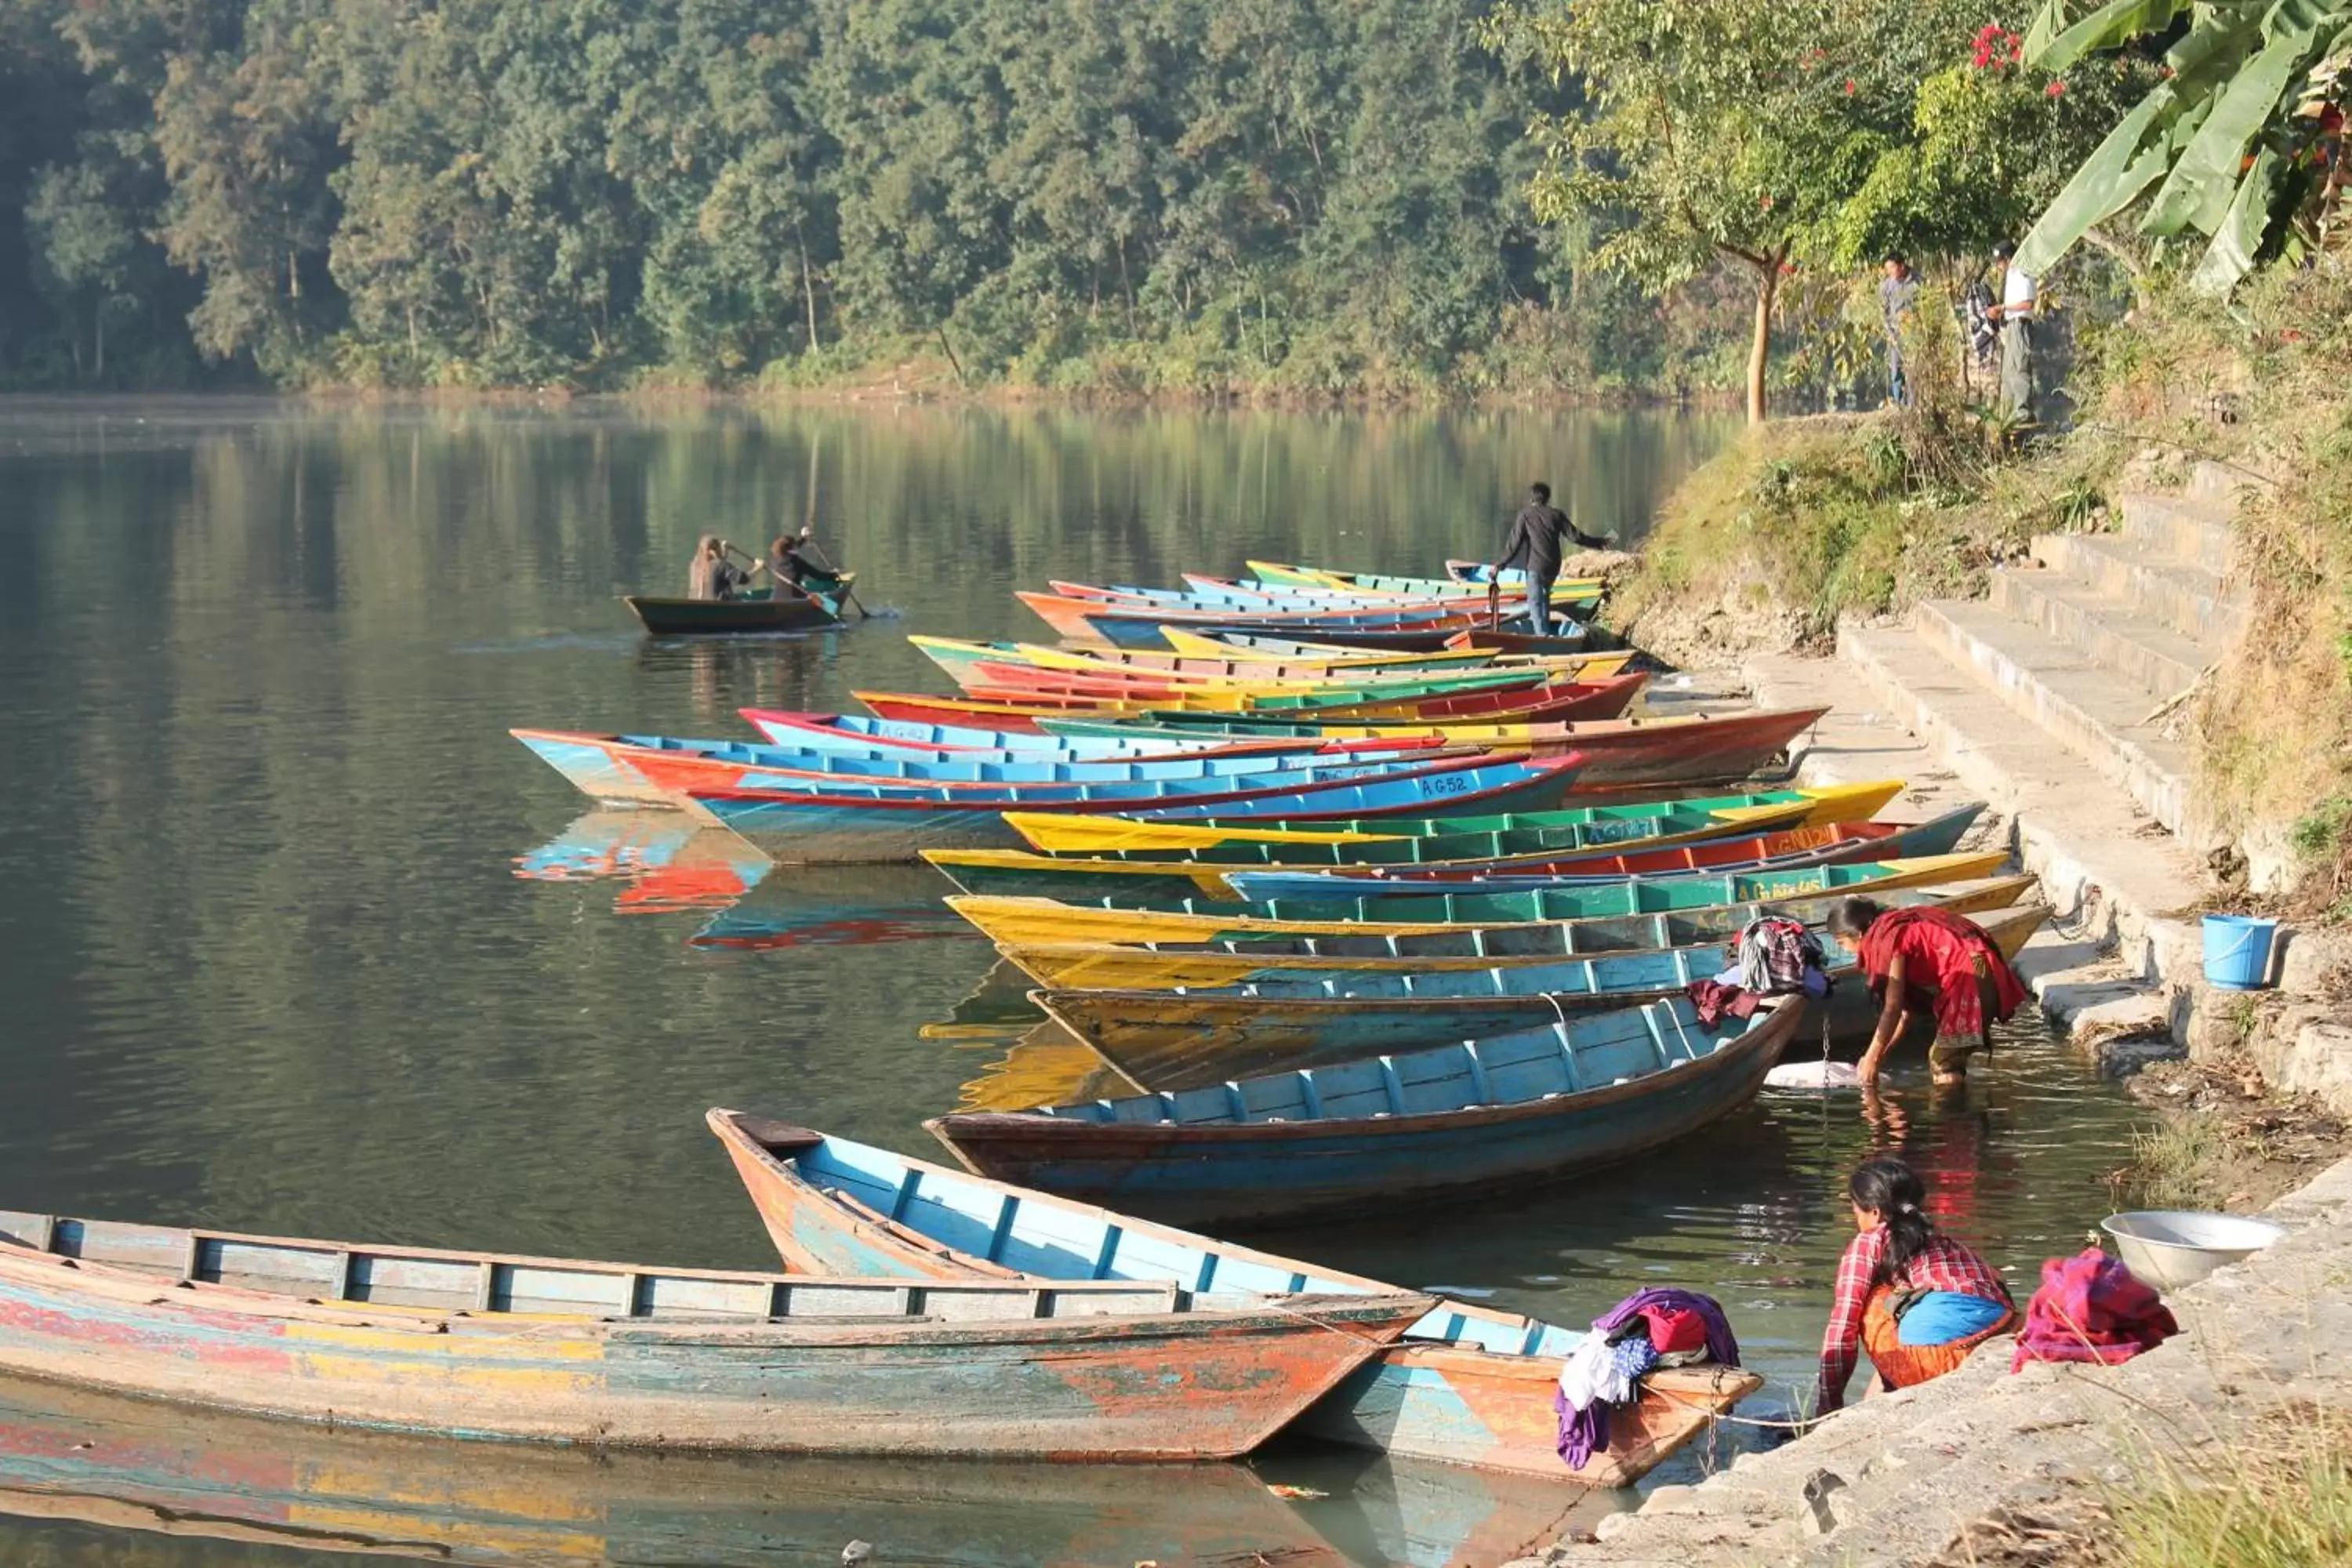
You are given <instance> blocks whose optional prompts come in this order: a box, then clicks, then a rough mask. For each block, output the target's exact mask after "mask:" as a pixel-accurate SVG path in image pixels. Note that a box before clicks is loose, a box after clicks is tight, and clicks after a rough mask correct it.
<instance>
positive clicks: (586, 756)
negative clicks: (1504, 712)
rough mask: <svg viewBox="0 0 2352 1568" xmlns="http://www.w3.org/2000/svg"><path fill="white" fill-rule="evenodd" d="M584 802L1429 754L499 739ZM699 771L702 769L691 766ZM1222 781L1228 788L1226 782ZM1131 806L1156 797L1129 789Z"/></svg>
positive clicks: (1280, 775) (1256, 783) (1248, 774)
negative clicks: (1096, 752) (944, 749)
mask: <svg viewBox="0 0 2352 1568" xmlns="http://www.w3.org/2000/svg"><path fill="white" fill-rule="evenodd" d="M507 732H508V733H509V734H510V735H512V736H513V737H514V738H515V739H516V740H518V741H520V742H522V743H523V745H524V746H526V747H527V748H529V749H530V752H531V754H532V755H534V756H536V757H538V758H539V759H540V760H541V762H543V763H547V765H548V766H550V767H551V768H553V769H554V770H555V771H556V772H557V773H561V774H562V775H563V777H564V778H565V779H566V780H567V781H568V782H570V783H571V784H572V786H573V787H574V788H576V789H578V790H579V791H580V792H581V793H582V794H583V795H587V796H588V797H589V798H590V799H592V800H597V801H603V802H606V803H610V804H615V805H677V804H678V799H677V797H678V794H679V792H680V791H681V790H684V789H688V788H701V789H719V790H723V789H793V788H798V787H801V785H802V784H803V782H804V781H806V780H809V779H812V778H822V779H824V780H827V781H833V780H841V781H845V782H873V783H876V784H886V785H887V784H971V785H990V786H1002V787H1005V788H1011V787H1013V786H1019V787H1020V789H1021V792H1022V794H1023V795H1024V797H1025V796H1029V795H1035V796H1036V797H1038V798H1041V799H1045V800H1053V799H1057V798H1061V796H1062V795H1064V794H1065V793H1071V794H1073V795H1075V792H1076V789H1077V788H1078V787H1079V786H1099V787H1098V788H1090V789H1089V791H1088V793H1087V795H1085V796H1083V797H1082V798H1089V799H1091V798H1097V795H1100V794H1102V793H1106V792H1107V793H1109V794H1114V795H1115V794H1119V793H1123V792H1124V786H1127V785H1144V784H1156V783H1161V782H1167V783H1170V784H1173V785H1175V786H1177V787H1178V788H1179V789H1180V790H1181V789H1182V788H1184V787H1187V786H1190V785H1192V784H1200V785H1201V786H1202V788H1204V789H1206V788H1219V789H1243V788H1257V787H1261V786H1262V787H1266V788H1280V787H1286V786H1289V785H1292V784H1308V783H1313V782H1317V781H1319V780H1322V779H1328V778H1356V777H1369V776H1371V775H1374V774H1377V773H1381V772H1382V771H1385V770H1389V769H1392V768H1395V767H1397V766H1399V765H1401V763H1400V758H1405V759H1410V758H1411V757H1412V756H1413V755H1414V754H1416V753H1426V752H1429V751H1432V750H1433V749H1434V748H1429V747H1408V748H1403V749H1402V750H1401V751H1399V752H1332V753H1328V754H1325V753H1318V752H1296V751H1293V752H1243V753H1239V754H1234V753H1219V752H1205V753H1200V754H1188V755H1179V756H1172V757H1164V758H1151V759H1137V758H1103V759H1100V760H1096V761H1083V762H1081V761H1065V760H1062V759H1059V758H1054V757H1045V756H1040V757H1035V758H1025V759H1021V760H1016V761H1008V762H999V761H995V760H992V759H985V758H983V759H978V760H975V759H971V758H967V757H936V758H935V757H924V756H913V755H909V754H908V753H907V752H900V751H895V750H892V749H890V748H888V747H876V748H873V749H872V750H871V751H869V752H865V753H857V752H845V751H798V750H793V749H789V748H786V747H782V746H762V745H753V744H751V743H748V742H740V741H721V740H688V739H679V738H677V737H674V736H668V735H596V734H590V733H587V732H585V731H570V730H509V731H507ZM691 764H701V765H698V766H697V765H691ZM1228 781H1230V782H1228ZM1134 793H1135V794H1136V795H1137V796H1138V798H1142V797H1144V796H1146V795H1152V794H1156V793H1158V792H1155V791H1148V790H1142V789H1138V790H1136V791H1135V792H1134Z"/></svg>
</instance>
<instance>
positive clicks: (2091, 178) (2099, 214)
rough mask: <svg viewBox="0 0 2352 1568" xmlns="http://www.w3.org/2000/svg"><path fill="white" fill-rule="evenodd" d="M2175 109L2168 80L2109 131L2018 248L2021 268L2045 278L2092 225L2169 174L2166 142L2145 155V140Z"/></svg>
mask: <svg viewBox="0 0 2352 1568" xmlns="http://www.w3.org/2000/svg"><path fill="white" fill-rule="evenodd" d="M2174 107H2175V100H2174V97H2173V90H2172V86H2171V84H2170V83H2166V84H2165V85H2164V86H2162V87H2159V88H2158V89H2155V90H2154V91H2153V92H2150V93H2149V94H2148V95H2147V97H2146V98H2144V99H2142V100H2140V101H2139V104H2138V107H2137V108H2135V109H2134V110H2132V111H2131V112H2130V113H2129V114H2126V115H2125V116H2124V119H2123V123H2121V124H2120V125H2117V126H2116V128H2115V129H2114V130H2113V131H2110V132H2107V139H2106V140H2105V141H2104V142H2100V143H2099V146H2098V150H2097V151H2096V152H2095V153H2092V154H2091V155H2090V156H2089V157H2088V158H2086V159H2084V161H2083V166H2082V167H2081V168H2079V169H2077V170H2075V171H2074V178H2073V179H2071V180H2069V181H2067V182H2066V188H2065V189H2064V190H2063V191H2060V192H2059V193H2058V195H2057V198H2056V199H2055V200H2053V202H2052V203H2051V204H2050V205H2049V207H2048V208H2047V209H2046V210H2045V211H2044V212H2043V213H2042V216H2041V217H2040V218H2039V219H2038V220H2037V221H2036V222H2035V223H2034V225H2033V229H2032V233H2030V234H2028V235H2027V236H2026V237H2025V240H2024V243H2022V244H2021V245H2020V246H2019V247H2017V257H2016V259H2015V262H2014V263H2013V265H2015V266H2016V267H2017V268H2019V270H2021V271H2022V272H2024V273H2025V274H2027V275H2028V276H2029V277H2034V278H2039V277H2041V276H2042V274H2043V273H2044V272H2046V271H2048V270H2049V268H2050V264H2051V263H2052V262H2053V261H2055V260H2057V259H2058V258H2060V257H2062V256H2063V255H2065V254H2066V252H2067V251H2068V250H2070V249H2072V248H2073V247H2074V242H2075V241H2076V240H2078V239H2080V238H2082V237H2083V236H2084V234H2086V233H2088V232H2089V231H2090V228H2091V226H2092V225H2094V224H2097V223H2102V222H2105V220H2106V219H2108V218H2110V217H2113V216H2115V215H2116V214H2117V213H2119V212H2121V211H2123V210H2124V208H2126V207H2127V206H2129V205H2131V204H2132V202H2133V201H2134V199H2136V198H2137V196H2138V195H2139V194H2140V193H2141V192H2142V191H2144V190H2146V189H2147V187H2148V186H2149V185H2151V184H2155V183H2156V180H2157V177H2158V175H2160V174H2163V173H2164V166H2165V163H2166V156H2165V149H2164V146H2163V143H2162V142H2158V145H2157V146H2155V147H2153V148H2150V149H2148V150H2147V152H2146V153H2141V150H2140V144H2141V143H2142V142H2144V141H2146V140H2147V134H2148V132H2149V130H2150V128H2151V127H2153V126H2155V125H2156V124H2157V123H2158V121H2159V120H2161V119H2162V118H2163V117H2164V116H2165V115H2166V114H2168V113H2169V112H2171V111H2172V110H2173V109H2174Z"/></svg>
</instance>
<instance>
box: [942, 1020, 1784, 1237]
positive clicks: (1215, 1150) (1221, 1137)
mask: <svg viewBox="0 0 2352 1568" xmlns="http://www.w3.org/2000/svg"><path fill="white" fill-rule="evenodd" d="M1805 1012H1806V1009H1805V1008H1804V1007H1802V1006H1800V1005H1768V1006H1766V1007H1764V1008H1760V1009H1759V1010H1758V1012H1757V1014H1756V1016H1754V1017H1753V1018H1750V1019H1745V1020H1743V1019H1726V1020H1725V1021H1724V1025H1723V1026H1722V1028H1721V1029H1719V1030H1717V1031H1716V1032H1713V1033H1710V1032H1708V1031H1706V1030H1705V1029H1702V1028H1701V1027H1700V1026H1699V1024H1698V1021H1697V1019H1696V1016H1694V1015H1693V1014H1692V1012H1691V1008H1690V1004H1689V1003H1688V1002H1687V1001H1684V1000H1680V999H1677V1000H1675V1001H1672V1002H1661V1003H1657V1004H1655V1005H1652V1006H1648V1007H1636V1008H1628V1009H1626V1010H1624V1011H1622V1012H1613V1013H1597V1014H1594V1015H1592V1016H1589V1017H1578V1018H1570V1019H1569V1020H1568V1021H1566V1022H1556V1023H1553V1024H1550V1025H1548V1026H1544V1027H1541V1028H1535V1029H1526V1030H1520V1031H1517V1032H1516V1033H1512V1034H1507V1035H1496V1036H1491V1037H1487V1038H1485V1039H1479V1040H1467V1041H1464V1042H1462V1043H1461V1044H1458V1045H1452V1046H1445V1047H1439V1048H1437V1049H1434V1050H1427V1051H1415V1052H1412V1053H1411V1054H1409V1055H1404V1056H1395V1057H1381V1058H1374V1059H1372V1060H1370V1061H1362V1062H1351V1063H1349V1064H1347V1065H1344V1066H1340V1067H1328V1068H1309V1069H1307V1070H1304V1071H1300V1072H1287V1073H1279V1074H1275V1075H1273V1076H1270V1077H1265V1078H1251V1079H1238V1080H1235V1081H1232V1082H1228V1083H1223V1084H1220V1085H1217V1086H1215V1087H1213V1088H1209V1089H1186V1090H1182V1091H1179V1092H1176V1093H1169V1094H1149V1095H1142V1096H1139V1097H1136V1098H1134V1099H1129V1100H1094V1101H1090V1102H1087V1103H1084V1104H1075V1105H1060V1106H1052V1107H1047V1108H1045V1109H1043V1110H1035V1111H1024V1112H1017V1113H1011V1114H1007V1113H1003V1112H992V1111H979V1112H966V1113H959V1114H956V1115H951V1116H942V1117H939V1118H936V1119H934V1120H932V1121H928V1122H926V1123H925V1124H924V1125H925V1126H926V1127H928V1128H929V1129H930V1131H931V1132H932V1133H933V1134H934V1135H935V1136H937V1137H938V1138H939V1140H940V1142H942V1143H944V1144H945V1145H947V1147H948V1148H949V1149H950V1150H951V1151H953V1152H954V1153H955V1156H956V1158H957V1159H958V1160H960V1161H961V1162H962V1163H963V1164H964V1165H965V1167H966V1168H967V1169H969V1170H971V1171H973V1172H975V1173H979V1174H981V1175H984V1176H991V1177H993V1178H995V1179H996V1180H998V1181H1002V1182H1012V1183H1016V1184H1020V1185H1023V1186H1028V1187H1035V1188H1038V1189H1040V1190H1042V1191H1045V1192H1048V1193H1054V1194H1059V1195H1061V1196H1064V1197H1074V1198H1083V1199H1085V1200H1086V1201H1087V1202H1089V1203H1104V1204H1109V1205H1115V1206H1117V1207H1118V1208H1121V1209H1131V1210H1133V1211H1134V1212H1136V1213H1138V1214H1139V1215H1143V1216H1144V1217H1146V1218H1150V1219H1160V1220H1165V1221H1169V1222H1171V1223H1174V1224H1179V1225H1201V1224H1211V1223H1227V1222H1232V1223H1239V1222H1259V1223H1264V1222H1273V1221H1290V1220H1297V1219H1300V1218H1303V1217H1306V1216H1310V1215H1318V1214H1328V1213H1332V1212H1334V1211H1340V1210H1346V1211H1352V1212H1357V1213H1362V1212H1365V1210H1364V1207H1363V1205H1379V1207H1380V1209H1381V1210H1385V1209H1387V1208H1389V1207H1392V1206H1393V1205H1398V1204H1400V1203H1405V1202H1411V1201H1415V1200H1423V1199H1436V1198H1440V1197H1444V1196H1445V1195H1448V1194H1461V1195H1465V1196H1469V1195H1476V1196H1479V1197H1481V1198H1484V1197H1487V1196H1491V1194H1493V1193H1494V1192H1495V1191H1496V1189H1497V1188H1500V1187H1507V1186H1509V1185H1512V1184H1524V1183H1528V1182H1534V1181H1541V1180H1549V1179H1555V1178H1558V1177H1561V1176H1565V1175H1569V1174H1571V1173H1575V1172H1578V1171H1583V1170H1589V1169H1591V1168H1592V1167H1593V1166H1596V1165H1602V1164H1608V1163H1615V1162H1618V1161H1623V1160H1629V1159H1633V1158H1634V1157H1635V1156H1637V1155H1640V1154H1644V1153H1647V1152H1650V1151H1652V1150H1654V1149H1657V1148H1660V1147H1662V1146H1664V1145H1665V1144H1668V1143H1671V1142H1674V1141H1675V1139H1677V1138H1681V1137H1684V1136H1686V1135H1688V1134H1689V1133H1692V1132H1695V1131H1698V1130H1699V1129H1701V1128H1703V1127H1705V1126H1706V1125H1707V1124H1708V1123H1709V1122H1711V1121H1716V1120H1717V1118H1719V1117H1721V1116H1723V1115H1725V1114H1726V1113H1727V1112H1728V1111H1730V1110H1734V1109H1736V1108H1738V1106H1741V1105H1744V1104H1746V1103H1747V1102H1748V1100H1750V1099H1752V1098H1753V1097H1754V1096H1755V1093H1756V1091H1757V1089H1759V1087H1760V1086H1761V1085H1762V1084H1763V1081H1764V1075H1765V1074H1766V1073H1767V1072H1768V1071H1769V1070H1770V1069H1771V1068H1772V1065H1773V1063H1775V1062H1777V1061H1778V1060H1779V1059H1780V1053H1781V1051H1782V1050H1783V1049H1784V1048H1785V1047H1787V1045H1788V1044H1789V1041H1790V1038H1791V1037H1792V1036H1793V1035H1794V1034H1795V1031H1796V1029H1797V1026H1798V1025H1799V1023H1800V1022H1801V1020H1802V1019H1803V1017H1804V1016H1805ZM1376 1212H1377V1211H1376Z"/></svg>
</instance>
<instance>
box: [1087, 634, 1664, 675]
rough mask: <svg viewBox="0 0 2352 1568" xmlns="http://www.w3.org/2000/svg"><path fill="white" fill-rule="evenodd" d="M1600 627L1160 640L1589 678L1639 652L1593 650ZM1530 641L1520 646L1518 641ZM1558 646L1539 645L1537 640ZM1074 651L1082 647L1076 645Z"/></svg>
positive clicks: (1204, 651) (1259, 655) (1614, 669)
mask: <svg viewBox="0 0 2352 1568" xmlns="http://www.w3.org/2000/svg"><path fill="white" fill-rule="evenodd" d="M1599 635H1600V632H1599V628H1598V627H1594V626H1579V627H1578V628H1577V629H1576V631H1575V632H1574V633H1573V634H1572V635H1570V636H1568V637H1548V638H1547V637H1530V636H1528V634H1526V633H1523V632H1501V633H1497V632H1494V631H1489V630H1480V631H1474V632H1464V633H1461V634H1459V635H1458V636H1455V637H1447V638H1444V639H1443V640H1442V641H1439V642H1437V643H1436V644H1435V645H1433V647H1426V648H1422V649H1419V650H1415V649H1412V648H1384V647H1364V646H1353V647H1350V646H1345V645H1342V644H1339V643H1332V642H1305V641H1300V640H1298V639H1297V638H1293V637H1274V636H1268V635H1263V634H1256V633H1251V632H1244V631H1226V632H1216V633H1202V632H1194V631H1187V630H1185V629H1184V628H1183V627H1181V626H1170V627H1168V628H1167V629H1166V631H1165V632H1164V633H1163V634H1162V640H1163V641H1164V642H1165V643H1166V645H1167V646H1168V647H1170V648H1171V649H1173V650H1174V651H1175V653H1176V654H1177V655H1179V656H1181V657H1185V658H1232V659H1263V660H1269V661H1280V660H1289V659H1302V658H1305V659H1313V658H1333V659H1338V658H1412V657H1414V656H1415V654H1416V652H1419V653H1422V654H1432V655H1442V654H1479V655H1484V656H1486V657H1487V658H1493V659H1495V660H1496V661H1497V662H1508V661H1511V660H1532V661H1538V662H1540V663H1543V664H1545V665H1548V666H1549V667H1551V668H1556V669H1564V670H1572V671H1575V672H1576V673H1578V674H1579V675H1580V676H1582V677H1583V678H1584V679H1588V680H1597V679H1601V677H1603V676H1607V675H1616V674H1619V673H1621V672H1622V671H1623V670H1624V669H1625V668H1627V667H1628V666H1630V665H1631V664H1632V663H1633V660H1634V659H1635V658H1638V657H1639V656H1638V655H1637V654H1635V653H1634V652H1633V650H1631V649H1628V648H1619V649H1617V650H1615V651H1613V652H1600V651H1595V648H1594V647H1593V646H1592V645H1593V639H1595V638H1596V637H1598V636H1599ZM1520 643H1524V644H1528V645H1530V646H1528V647H1517V646H1514V645H1515V644H1520ZM1541 644H1549V645H1556V646H1548V647H1539V646H1533V645H1541ZM1072 651H1074V652H1075V651H1080V650H1076V649H1074V650H1072ZM1102 651H1107V652H1114V653H1117V652H1134V651H1141V652H1150V649H1140V650H1136V649H1105V650H1102Z"/></svg>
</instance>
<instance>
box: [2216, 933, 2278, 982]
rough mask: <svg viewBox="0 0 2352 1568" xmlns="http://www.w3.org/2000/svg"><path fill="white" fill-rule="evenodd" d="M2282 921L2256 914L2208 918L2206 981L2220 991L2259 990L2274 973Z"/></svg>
mask: <svg viewBox="0 0 2352 1568" xmlns="http://www.w3.org/2000/svg"><path fill="white" fill-rule="evenodd" d="M2277 930H2278V921H2266V920H2261V919H2258V918H2256V917H2255V916H2252V915H2207V916H2206V917H2205V984H2208V985H2210V986H2212V987H2213V988H2214V989H2215V990H2217V991H2259V990H2261V989H2262V988H2263V985H2264V984H2266V983H2267V982H2268V980H2269V977H2270V973H2271V937H2272V934H2273V932H2275V931H2277Z"/></svg>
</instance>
